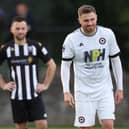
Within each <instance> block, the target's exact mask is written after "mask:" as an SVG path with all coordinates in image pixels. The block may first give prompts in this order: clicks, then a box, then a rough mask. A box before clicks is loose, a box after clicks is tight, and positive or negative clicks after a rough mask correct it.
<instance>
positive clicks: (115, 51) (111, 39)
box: [109, 31, 120, 57]
mask: <svg viewBox="0 0 129 129" xmlns="http://www.w3.org/2000/svg"><path fill="white" fill-rule="evenodd" d="M109 45H110V46H109V48H110V50H109V55H110V56H111V57H112V56H115V55H117V54H118V53H120V49H119V46H118V44H117V41H116V37H115V34H114V33H113V31H110V36H109Z"/></svg>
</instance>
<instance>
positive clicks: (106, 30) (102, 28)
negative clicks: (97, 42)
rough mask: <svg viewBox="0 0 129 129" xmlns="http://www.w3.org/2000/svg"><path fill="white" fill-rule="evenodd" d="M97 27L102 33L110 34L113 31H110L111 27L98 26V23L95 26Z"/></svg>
mask: <svg viewBox="0 0 129 129" xmlns="http://www.w3.org/2000/svg"><path fill="white" fill-rule="evenodd" d="M97 29H98V30H99V31H100V32H102V33H107V34H108V33H109V34H112V33H113V31H112V29H111V28H108V27H104V26H100V25H98V26H97Z"/></svg>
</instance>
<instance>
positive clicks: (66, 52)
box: [62, 36, 74, 60]
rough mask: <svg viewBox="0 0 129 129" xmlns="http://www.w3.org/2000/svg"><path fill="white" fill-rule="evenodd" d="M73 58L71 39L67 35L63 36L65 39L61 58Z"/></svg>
mask: <svg viewBox="0 0 129 129" xmlns="http://www.w3.org/2000/svg"><path fill="white" fill-rule="evenodd" d="M73 58H74V51H73V46H72V40H71V39H70V36H67V37H66V38H65V41H64V43H63V47H62V59H63V60H72V59H73Z"/></svg>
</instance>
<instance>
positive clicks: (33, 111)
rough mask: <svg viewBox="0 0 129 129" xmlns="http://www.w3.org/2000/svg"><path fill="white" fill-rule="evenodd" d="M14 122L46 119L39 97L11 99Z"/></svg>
mask: <svg viewBox="0 0 129 129" xmlns="http://www.w3.org/2000/svg"><path fill="white" fill-rule="evenodd" d="M11 106H12V114H13V120H14V123H21V122H27V121H35V120H42V119H47V114H46V112H45V107H44V103H43V101H42V99H41V97H37V98H34V99H32V100H11Z"/></svg>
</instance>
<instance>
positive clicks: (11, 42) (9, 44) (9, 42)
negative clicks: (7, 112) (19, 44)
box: [0, 40, 14, 49]
mask: <svg viewBox="0 0 129 129" xmlns="http://www.w3.org/2000/svg"><path fill="white" fill-rule="evenodd" d="M13 44H14V41H13V40H11V41H7V42H5V43H0V48H1V49H7V48H8V47H11V46H12V45H13Z"/></svg>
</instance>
